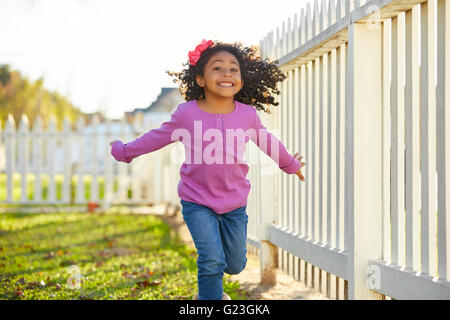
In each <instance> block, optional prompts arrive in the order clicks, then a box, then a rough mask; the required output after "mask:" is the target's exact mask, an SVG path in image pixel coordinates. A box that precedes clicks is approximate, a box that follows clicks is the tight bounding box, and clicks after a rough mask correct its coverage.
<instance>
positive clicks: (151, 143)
mask: <svg viewBox="0 0 450 320" xmlns="http://www.w3.org/2000/svg"><path fill="white" fill-rule="evenodd" d="M256 51H257V49H256V48H255V47H242V45H241V44H240V43H234V44H226V43H222V42H219V41H215V42H213V41H211V40H209V41H206V40H203V41H202V43H200V44H199V45H198V46H197V47H196V48H195V50H194V51H190V52H189V54H188V57H189V62H188V63H186V64H184V66H187V68H186V69H184V70H183V71H181V72H179V73H175V72H170V71H167V73H168V74H169V75H171V76H176V77H177V78H178V79H176V80H174V82H178V83H180V92H181V94H182V95H183V96H184V98H185V100H186V101H187V102H185V103H182V104H179V105H178V106H177V108H176V110H175V111H174V112H173V113H172V115H171V119H170V120H169V121H167V122H164V123H163V124H162V125H161V127H160V128H158V129H153V130H150V131H149V132H147V133H145V134H144V135H142V136H141V137H139V138H137V139H136V140H134V141H132V142H129V143H126V144H123V143H122V142H121V141H120V140H116V141H114V142H112V143H111V146H112V148H111V154H112V155H113V156H114V158H115V159H116V160H117V161H123V162H127V163H129V162H131V161H132V160H133V159H134V158H135V157H137V156H139V155H142V154H145V153H149V152H153V151H156V150H159V149H161V148H163V147H164V146H166V145H168V144H171V143H173V142H175V141H180V142H182V143H183V145H184V147H185V155H186V161H185V162H184V163H183V164H182V166H181V169H180V177H181V180H180V182H179V184H178V189H177V192H178V195H179V197H180V202H181V205H182V214H183V218H184V221H185V222H186V225H187V227H188V229H189V231H190V233H191V235H192V238H193V240H194V243H195V247H196V249H197V253H198V260H197V268H198V273H197V276H198V278H197V283H198V294H196V295H195V296H194V299H198V300H211V299H214V300H219V299H230V298H229V296H228V295H227V294H226V293H224V292H223V274H224V272H226V273H228V274H238V273H240V272H241V271H242V270H243V269H244V268H245V265H246V263H247V258H246V254H247V249H246V238H247V221H248V216H247V214H246V208H247V197H248V194H249V192H250V182H249V181H248V180H247V179H246V176H247V172H248V169H249V166H248V165H247V163H246V162H245V161H243V154H244V152H245V144H246V143H247V142H248V141H249V139H251V140H252V141H253V142H254V143H255V144H256V145H257V146H258V147H259V148H260V149H261V150H263V151H264V152H265V153H266V154H267V155H268V156H270V157H271V158H272V159H273V160H274V161H276V163H277V164H278V166H279V168H280V169H281V170H283V171H284V172H286V173H287V174H294V173H295V174H296V175H297V176H298V177H299V178H300V180H301V181H305V178H304V177H303V175H302V174H301V172H300V169H301V167H302V166H304V165H305V163H303V162H300V160H301V158H302V157H301V156H300V157H299V156H298V153H296V154H295V155H294V156H292V155H290V154H289V153H288V152H287V150H286V148H285V147H284V145H283V144H282V143H281V142H280V141H279V140H278V139H277V138H276V137H275V136H273V135H272V134H271V133H269V132H268V131H267V129H266V128H265V127H264V125H263V124H262V123H261V120H260V118H259V116H258V113H257V112H256V109H258V110H264V111H265V112H268V113H270V111H268V110H266V109H265V108H264V107H263V104H266V105H275V106H277V105H278V103H276V102H275V101H274V97H272V96H271V94H270V92H269V89H271V91H272V93H274V94H279V93H280V92H279V91H278V90H277V89H276V86H277V82H280V81H283V80H284V79H285V78H286V76H285V75H284V74H283V73H282V72H281V71H280V70H279V69H278V67H277V66H276V63H277V61H275V62H269V61H268V59H266V60H264V61H263V60H261V58H260V57H259V56H258V55H257V54H256ZM244 131H245V133H244ZM213 137H214V139H212V138H213ZM192 140H194V141H192ZM211 140H213V142H210V143H206V142H207V141H211ZM235 141H237V148H235V147H234V143H235ZM236 149H237V150H236ZM273 149H275V151H274V150H273ZM236 151H237V152H236Z"/></svg>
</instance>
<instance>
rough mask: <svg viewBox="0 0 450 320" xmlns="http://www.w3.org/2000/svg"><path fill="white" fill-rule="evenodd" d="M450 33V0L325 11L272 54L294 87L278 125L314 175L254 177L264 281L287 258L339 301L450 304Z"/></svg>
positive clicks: (288, 30)
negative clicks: (437, 301) (441, 301)
mask: <svg viewBox="0 0 450 320" xmlns="http://www.w3.org/2000/svg"><path fill="white" fill-rule="evenodd" d="M449 28H450V1H448V0H437V1H436V0H433V1H423V0H384V1H368V2H362V1H354V2H351V1H348V0H344V1H339V0H338V2H337V3H335V2H334V0H329V1H327V0H323V1H322V3H321V10H320V11H319V5H318V1H317V0H316V1H315V2H314V8H313V12H312V16H311V7H310V4H309V3H308V4H307V6H306V10H305V9H301V12H300V19H298V18H297V15H295V16H294V21H293V24H292V23H291V19H289V20H288V21H287V27H286V23H283V25H282V29H281V32H280V30H279V28H278V29H277V31H276V38H274V32H273V31H272V32H270V33H269V34H268V35H267V36H266V37H265V38H264V39H262V40H261V43H260V47H261V52H262V56H263V57H269V58H271V59H274V60H278V61H279V65H280V66H281V68H282V70H283V71H284V72H285V73H286V74H287V75H288V79H287V81H285V82H284V83H283V84H282V86H281V88H280V89H281V92H282V94H281V97H280V106H279V107H278V108H273V109H275V110H276V111H274V112H272V115H274V116H275V119H272V115H271V116H268V117H266V121H267V122H266V124H267V126H268V127H271V128H278V129H280V130H281V141H283V142H284V143H285V144H286V146H287V148H288V150H290V151H292V152H295V151H299V152H300V154H301V155H303V156H304V159H303V161H305V162H306V163H307V165H306V167H304V169H303V170H304V175H305V178H306V183H302V182H300V181H299V179H298V177H296V176H295V175H292V176H288V175H285V174H279V175H276V176H275V177H269V176H262V175H260V174H259V172H258V170H254V171H252V172H251V178H252V181H253V191H252V193H251V197H252V199H251V202H250V203H251V205H249V208H250V210H249V211H250V215H251V224H252V225H251V226H250V227H249V233H250V234H249V237H250V239H251V240H250V243H252V244H254V245H255V246H256V247H259V248H260V254H261V255H262V256H261V261H262V262H263V263H265V264H266V266H264V264H263V266H262V269H263V270H262V271H263V273H268V274H270V271H267V270H264V269H265V268H266V269H267V268H269V267H268V266H271V265H272V266H273V265H276V263H275V262H273V260H274V259H276V256H277V255H276V254H277V253H278V261H277V262H278V266H279V267H280V268H282V269H283V270H285V271H286V272H288V273H289V274H291V275H292V276H293V277H294V278H296V279H298V280H300V281H303V282H305V283H306V284H307V285H309V286H311V287H314V288H316V289H318V290H320V291H321V292H323V293H325V294H327V295H328V296H329V297H331V298H333V299H346V298H348V299H379V298H382V299H383V298H386V296H387V297H392V298H396V299H450V282H449V277H450V208H449V205H450V100H449V98H450V38H449V37H450V29H449ZM271 120H273V122H272V123H271ZM261 223H262V224H265V225H264V226H263V227H262V226H261ZM274 246H275V247H274ZM274 248H275V249H274Z"/></svg>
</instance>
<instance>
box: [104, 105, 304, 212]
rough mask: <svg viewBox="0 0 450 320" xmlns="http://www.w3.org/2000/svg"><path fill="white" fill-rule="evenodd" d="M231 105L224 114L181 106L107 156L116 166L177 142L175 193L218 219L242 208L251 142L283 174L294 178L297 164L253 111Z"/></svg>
mask: <svg viewBox="0 0 450 320" xmlns="http://www.w3.org/2000/svg"><path fill="white" fill-rule="evenodd" d="M235 102H236V103H235V106H236V107H235V109H234V111H233V112H231V113H228V114H215V113H209V112H206V111H203V110H201V109H200V108H199V107H198V104H197V101H196V100H191V101H189V102H185V103H181V104H179V105H178V106H177V108H176V110H175V111H174V112H173V113H172V115H171V119H170V120H169V121H166V122H164V123H163V124H162V125H161V127H160V128H157V129H153V130H150V131H148V132H147V133H145V134H143V135H142V136H140V137H139V138H137V139H135V140H134V141H132V142H129V143H126V144H123V143H122V142H121V141H116V142H115V143H114V144H113V145H112V148H111V154H112V155H113V156H114V158H115V159H116V160H117V161H122V162H126V163H130V162H131V161H132V160H133V159H134V158H136V157H138V156H140V155H142V154H146V153H149V152H153V151H156V150H159V149H161V148H163V147H165V146H167V145H169V144H171V143H173V142H175V141H180V142H181V143H182V144H183V145H184V150H185V156H186V161H185V162H184V163H183V164H182V165H181V168H180V177H181V179H180V182H179V184H178V189H177V192H178V196H179V197H180V199H182V200H185V201H190V202H194V203H197V204H201V205H204V206H207V207H209V208H211V209H212V210H213V211H215V212H216V213H218V214H223V213H226V212H229V211H232V210H234V209H237V208H239V207H242V206H244V205H246V204H247V198H248V194H249V192H250V188H251V184H250V181H249V180H247V179H246V176H247V173H248V170H249V166H248V162H246V161H245V160H244V159H243V158H244V153H245V147H246V144H247V142H248V141H249V140H252V141H253V142H254V143H255V144H256V145H257V146H258V147H259V148H260V149H261V150H262V151H263V152H265V153H266V154H267V155H268V156H269V157H271V158H272V159H273V160H274V161H275V162H276V163H277V165H278V167H279V168H280V169H281V170H283V171H284V172H286V173H287V174H294V173H296V172H297V171H298V170H299V169H300V162H299V161H298V160H297V159H295V158H294V157H293V156H292V155H291V154H290V153H289V152H288V151H287V150H286V148H285V147H284V145H283V144H282V143H281V142H280V140H278V138H277V137H275V136H274V135H272V134H271V133H270V132H269V131H267V129H266V127H265V126H264V125H263V124H262V123H261V119H260V118H259V115H258V113H257V112H256V109H255V108H254V107H252V106H250V105H246V104H243V103H241V102H238V101H235Z"/></svg>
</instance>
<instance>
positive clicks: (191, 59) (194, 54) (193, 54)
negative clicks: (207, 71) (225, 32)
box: [188, 39, 214, 66]
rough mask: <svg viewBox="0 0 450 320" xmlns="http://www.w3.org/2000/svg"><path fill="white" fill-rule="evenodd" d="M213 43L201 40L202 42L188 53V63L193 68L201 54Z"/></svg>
mask: <svg viewBox="0 0 450 320" xmlns="http://www.w3.org/2000/svg"><path fill="white" fill-rule="evenodd" d="M213 44H214V42H212V41H211V40H205V39H203V40H202V42H201V43H200V44H199V45H198V46H196V47H195V50H194V51H189V55H188V56H189V63H190V65H191V66H195V65H196V64H197V61H198V59H200V56H201V55H202V52H203V51H205V50H206V49H208V48H209V47H210V46H212V45H213Z"/></svg>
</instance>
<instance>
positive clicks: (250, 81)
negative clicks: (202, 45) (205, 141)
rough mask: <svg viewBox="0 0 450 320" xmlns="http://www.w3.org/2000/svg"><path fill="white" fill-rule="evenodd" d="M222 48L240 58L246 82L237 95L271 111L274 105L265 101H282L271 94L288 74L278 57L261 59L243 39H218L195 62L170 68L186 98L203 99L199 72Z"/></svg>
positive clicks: (244, 100)
mask: <svg viewBox="0 0 450 320" xmlns="http://www.w3.org/2000/svg"><path fill="white" fill-rule="evenodd" d="M220 51H226V52H229V53H231V54H233V55H234V56H235V57H236V59H237V60H238V61H239V65H240V69H241V78H242V80H243V82H244V86H243V87H242V89H241V90H240V91H239V92H238V93H237V94H236V95H235V97H234V99H235V100H237V101H239V102H241V103H244V104H248V105H251V106H254V107H255V108H256V109H257V110H264V112H266V113H269V114H270V113H271V112H270V109H269V108H265V107H264V106H263V105H274V106H278V104H279V103H278V102H275V98H274V97H273V96H272V95H271V94H277V95H279V94H280V91H279V90H278V88H277V83H278V82H282V81H284V80H285V79H286V75H285V74H284V73H282V72H281V70H280V69H279V68H278V66H277V64H278V61H276V60H275V61H270V60H269V59H268V58H266V59H264V60H261V57H260V56H259V53H258V48H257V47H256V46H251V47H244V46H243V45H242V43H240V42H235V43H233V44H227V43H222V42H220V41H214V44H213V45H212V46H210V47H209V48H208V49H206V50H205V51H203V52H202V55H201V56H200V58H199V59H198V61H197V63H196V65H195V66H192V65H190V64H189V62H187V63H184V64H183V66H188V67H187V68H186V69H184V70H182V71H181V72H171V71H166V73H168V74H169V75H170V76H175V77H177V79H174V80H173V82H174V83H179V84H180V87H179V90H180V93H181V95H182V96H183V98H184V99H185V100H186V101H191V100H201V99H203V98H204V97H205V95H204V91H203V88H202V87H200V86H199V85H198V84H197V81H196V80H195V78H196V75H203V72H204V67H205V65H206V63H207V62H208V61H209V59H210V58H211V57H212V56H213V55H214V54H215V53H217V52H220ZM270 90H271V92H270Z"/></svg>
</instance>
